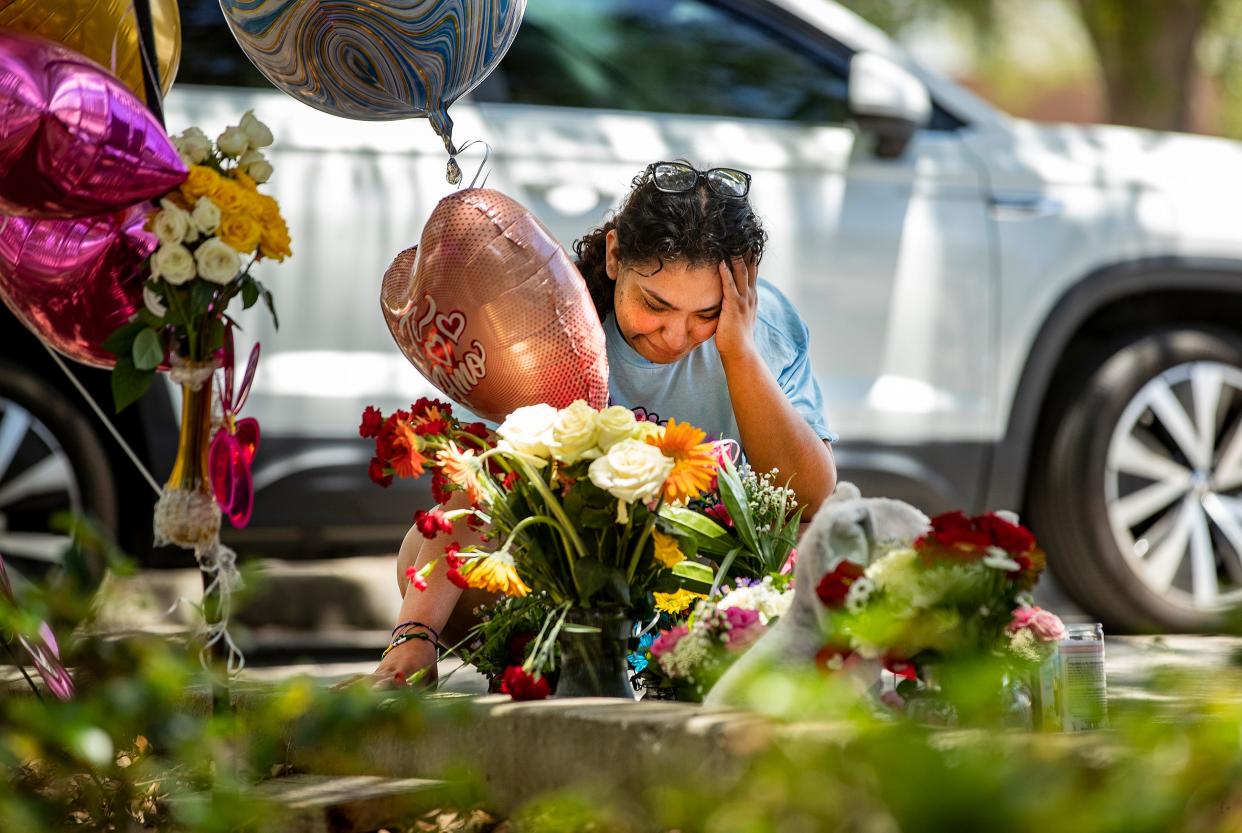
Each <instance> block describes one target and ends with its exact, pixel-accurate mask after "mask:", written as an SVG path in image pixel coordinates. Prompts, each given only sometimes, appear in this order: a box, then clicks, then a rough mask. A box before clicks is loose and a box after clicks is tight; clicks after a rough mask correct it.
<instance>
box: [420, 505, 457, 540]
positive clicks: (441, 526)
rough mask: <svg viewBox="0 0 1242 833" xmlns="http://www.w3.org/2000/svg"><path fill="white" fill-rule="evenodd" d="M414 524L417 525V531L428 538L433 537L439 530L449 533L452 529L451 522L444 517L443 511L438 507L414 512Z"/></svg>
mask: <svg viewBox="0 0 1242 833" xmlns="http://www.w3.org/2000/svg"><path fill="white" fill-rule="evenodd" d="M414 526H416V527H418V531H419V532H421V533H422V534H423V537H424V538H426V539H428V540H431V539H432V538H435V537H436V535H437V534H439V533H441V532H448V533H451V532H452V531H453V522H452V521H450V520H449V519H448V518H446V517H444V513H443V512H441V511H440V510H439V509H432V510H431V511H430V512H428V511H426V510H423V509H419V510H418V511H417V512H415V513H414Z"/></svg>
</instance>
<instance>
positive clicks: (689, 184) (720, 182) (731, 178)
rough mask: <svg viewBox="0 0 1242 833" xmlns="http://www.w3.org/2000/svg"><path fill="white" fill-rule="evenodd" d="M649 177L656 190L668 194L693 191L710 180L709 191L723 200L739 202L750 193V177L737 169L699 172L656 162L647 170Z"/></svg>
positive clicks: (683, 166) (686, 167)
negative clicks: (700, 182) (703, 180)
mask: <svg viewBox="0 0 1242 833" xmlns="http://www.w3.org/2000/svg"><path fill="white" fill-rule="evenodd" d="M647 173H648V174H649V175H650V176H651V180H652V181H653V182H654V183H655V187H656V190H658V191H663V192H664V193H666V194H683V193H685V192H686V191H693V190H694V189H695V187H696V186H697V185H698V184H699V177H702V178H703V179H705V180H707V187H708V188H710V189H712V191H713V192H715V193H716V194H719V195H720V196H722V197H727V198H730V199H738V200H740V199H742V198H743V197H745V196H746V195H747V194H749V193H750V174H748V173H746V172H745V171H739V170H738V169H737V168H712V169H711V170H708V171H700V170H698V169H697V168H695V167H693V166H691V165H688V164H686V163H685V162H653V163H651V164H650V165H648V166H647Z"/></svg>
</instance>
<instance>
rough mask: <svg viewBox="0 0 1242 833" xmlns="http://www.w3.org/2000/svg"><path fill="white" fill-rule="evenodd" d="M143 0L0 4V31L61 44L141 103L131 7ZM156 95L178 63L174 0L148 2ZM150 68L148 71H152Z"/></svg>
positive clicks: (40, 0)
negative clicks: (108, 75)
mask: <svg viewBox="0 0 1242 833" xmlns="http://www.w3.org/2000/svg"><path fill="white" fill-rule="evenodd" d="M145 2H148V0H0V29H11V30H14V31H18V32H27V33H29V34H32V35H38V36H40V37H43V38H47V39H48V40H53V41H56V42H57V43H62V44H64V45H65V46H67V47H69V48H70V49H72V50H74V51H75V52H80V53H82V54H83V55H85V56H86V57H88V58H90V59H91V60H92V61H95V62H96V63H97V64H99V65H101V66H102V67H103V68H104V69H106V70H108V71H109V72H111V73H112V74H113V75H115V76H116V77H117V78H119V79H121V82H122V83H124V84H125V85H126V86H127V87H129V88H130V89H131V90H133V91H134V92H135V93H137V94H138V97H139V98H141V99H143V100H144V101H145V100H146V92H145V91H146V87H145V85H144V84H143V73H144V71H145V70H144V68H143V61H142V53H141V51H140V49H139V43H138V20H137V18H136V17H135V11H134V4H135V3H145ZM150 3H151V24H152V29H153V30H154V32H155V53H156V55H157V56H158V57H157V63H158V69H159V87H160V92H161V94H167V93H168V88H169V87H171V86H172V82H173V79H174V78H176V76H177V67H178V66H179V65H180V64H181V15H180V13H179V12H178V10H177V0H150ZM152 69H154V67H153V68H152Z"/></svg>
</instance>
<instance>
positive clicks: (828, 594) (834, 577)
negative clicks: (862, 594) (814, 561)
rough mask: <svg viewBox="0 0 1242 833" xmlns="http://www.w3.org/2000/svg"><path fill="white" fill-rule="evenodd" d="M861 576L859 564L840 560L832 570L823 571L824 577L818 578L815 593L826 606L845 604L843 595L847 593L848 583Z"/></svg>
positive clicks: (861, 570)
mask: <svg viewBox="0 0 1242 833" xmlns="http://www.w3.org/2000/svg"><path fill="white" fill-rule="evenodd" d="M862 576H863V568H862V567H861V566H860V565H858V564H855V563H854V562H853V561H849V560H842V561H840V562H838V564H837V566H836V567H833V568H832V570H830V571H829V572H827V573H824V577H823V578H821V579H820V580H819V585H818V586H817V587H816V588H815V595H817V596H819V600H820V601H821V602H823V603H824V604H825V605H826V606H827V607H841V606H842V605H844V604H845V597H846V596H848V595H849V592H850V585H852V584H853V583H854V582H856V581H858V580H859V579H860V578H862Z"/></svg>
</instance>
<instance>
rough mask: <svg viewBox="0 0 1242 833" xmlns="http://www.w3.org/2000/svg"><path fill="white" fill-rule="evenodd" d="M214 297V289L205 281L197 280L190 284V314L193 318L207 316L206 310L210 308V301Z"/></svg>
mask: <svg viewBox="0 0 1242 833" xmlns="http://www.w3.org/2000/svg"><path fill="white" fill-rule="evenodd" d="M215 297H216V288H215V286H214V285H212V284H210V283H207V281H205V280H202V279H199V280H196V281H194V283H193V284H191V288H190V314H191V315H193V316H194V317H195V318H202V317H203V316H205V315H206V314H207V308H208V307H210V306H211V302H212V299H214V298H215Z"/></svg>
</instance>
